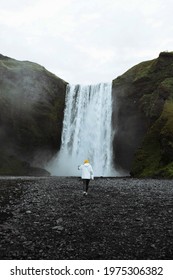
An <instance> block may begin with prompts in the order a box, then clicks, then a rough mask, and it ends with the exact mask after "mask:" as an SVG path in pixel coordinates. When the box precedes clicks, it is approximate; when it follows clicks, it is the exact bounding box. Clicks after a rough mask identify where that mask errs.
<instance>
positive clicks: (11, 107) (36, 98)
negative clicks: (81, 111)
mask: <svg viewBox="0 0 173 280" xmlns="http://www.w3.org/2000/svg"><path fill="white" fill-rule="evenodd" d="M66 84H67V83H66V82H65V81H63V80H62V79H60V78H58V77H56V76H55V75H53V74H52V73H50V72H48V71H47V70H46V69H45V68H44V67H42V66H40V65H38V64H36V63H31V62H28V61H23V62H21V61H17V60H14V59H11V58H8V57H4V56H3V55H0V174H2V175H30V174H31V175H35V174H39V175H40V174H47V173H45V172H42V170H41V169H39V168H35V169H33V168H31V166H30V165H32V166H37V167H42V166H43V165H44V163H45V162H46V161H47V160H49V159H50V157H51V156H52V155H53V154H54V153H55V152H57V150H58V149H59V147H60V141H61V130H62V121H63V111H64V105H65V91H66Z"/></svg>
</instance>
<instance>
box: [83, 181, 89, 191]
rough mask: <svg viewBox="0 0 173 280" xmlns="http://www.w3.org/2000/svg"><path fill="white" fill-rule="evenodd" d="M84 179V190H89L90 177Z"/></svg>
mask: <svg viewBox="0 0 173 280" xmlns="http://www.w3.org/2000/svg"><path fill="white" fill-rule="evenodd" d="M82 180H83V190H84V191H86V192H87V191H88V188H89V182H90V179H82Z"/></svg>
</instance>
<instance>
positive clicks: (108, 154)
mask: <svg viewBox="0 0 173 280" xmlns="http://www.w3.org/2000/svg"><path fill="white" fill-rule="evenodd" d="M111 117H112V84H111V83H101V84H97V85H88V86H82V85H68V86H67V91H66V108H65V112H64V121H63V131H62V140H61V149H60V152H59V153H58V155H57V158H56V159H55V160H54V161H53V162H52V164H51V167H50V168H49V170H50V171H51V173H52V175H58V176H79V171H78V168H77V167H78V165H80V164H81V163H83V161H84V159H89V161H90V163H91V164H92V166H93V169H94V175H95V176H116V175H117V172H116V171H115V170H113V168H112V155H113V151H112V125H111Z"/></svg>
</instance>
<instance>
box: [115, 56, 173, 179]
mask: <svg viewBox="0 0 173 280" xmlns="http://www.w3.org/2000/svg"><path fill="white" fill-rule="evenodd" d="M122 82H123V83H124V85H125V84H126V89H125V93H124V96H126V98H127V100H129V103H130V102H133V103H134V106H133V110H132V111H133V113H131V112H130V114H131V115H132V114H136V116H137V118H139V120H140V122H139V124H138V126H140V124H141V126H143V127H144V128H143V129H142V131H141V135H139V136H138V135H135V137H136V138H137V140H138V141H137V142H136V145H135V146H134V148H133V151H132V161H131V162H132V165H131V166H130V171H131V174H132V175H133V176H137V177H169V178H173V53H172V52H163V53H160V55H159V57H158V58H157V59H154V60H151V61H147V62H143V63H140V64H139V65H136V66H134V67H133V68H132V69H130V70H129V71H127V72H126V73H125V74H124V75H122V76H121V77H119V78H118V79H117V80H114V86H115V85H118V83H119V84H122ZM134 101H135V102H134ZM124 102H125V101H124ZM127 103H128V102H127ZM122 106H123V105H122ZM120 111H121V110H120ZM133 125H134V123H133ZM131 127H132V125H130V128H129V130H130V129H131ZM135 131H137V129H136V130H135ZM141 136H142V137H141Z"/></svg>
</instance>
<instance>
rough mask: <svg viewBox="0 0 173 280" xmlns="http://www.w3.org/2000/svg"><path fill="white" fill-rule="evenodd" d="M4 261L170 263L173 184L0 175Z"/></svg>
mask: <svg viewBox="0 0 173 280" xmlns="http://www.w3.org/2000/svg"><path fill="white" fill-rule="evenodd" d="M0 259H1V260H3V259H4V260H5V259H16V260H19V259H23V260H27V259H28V260H30V259H36V260H39V259H43V260H48V259H50V260H52V259H60V260H68V259H76V260H81V259H90V260H91V259H96V260H99V259H105V260H106V259H109V260H111V259H121V260H125V259H129V260H133V259H134V260H135V259H139V260H141V259H151V260H152V259H164V260H168V259H173V181H171V180H155V179H147V180H146V179H145V180H139V179H131V178H120V179H119V178H96V179H95V180H94V181H91V183H90V190H89V194H88V196H83V193H82V182H81V180H80V179H79V178H75V177H72V178H71V177H47V178H33V177H30V178H29V177H23V178H2V177H1V178H0Z"/></svg>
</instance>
